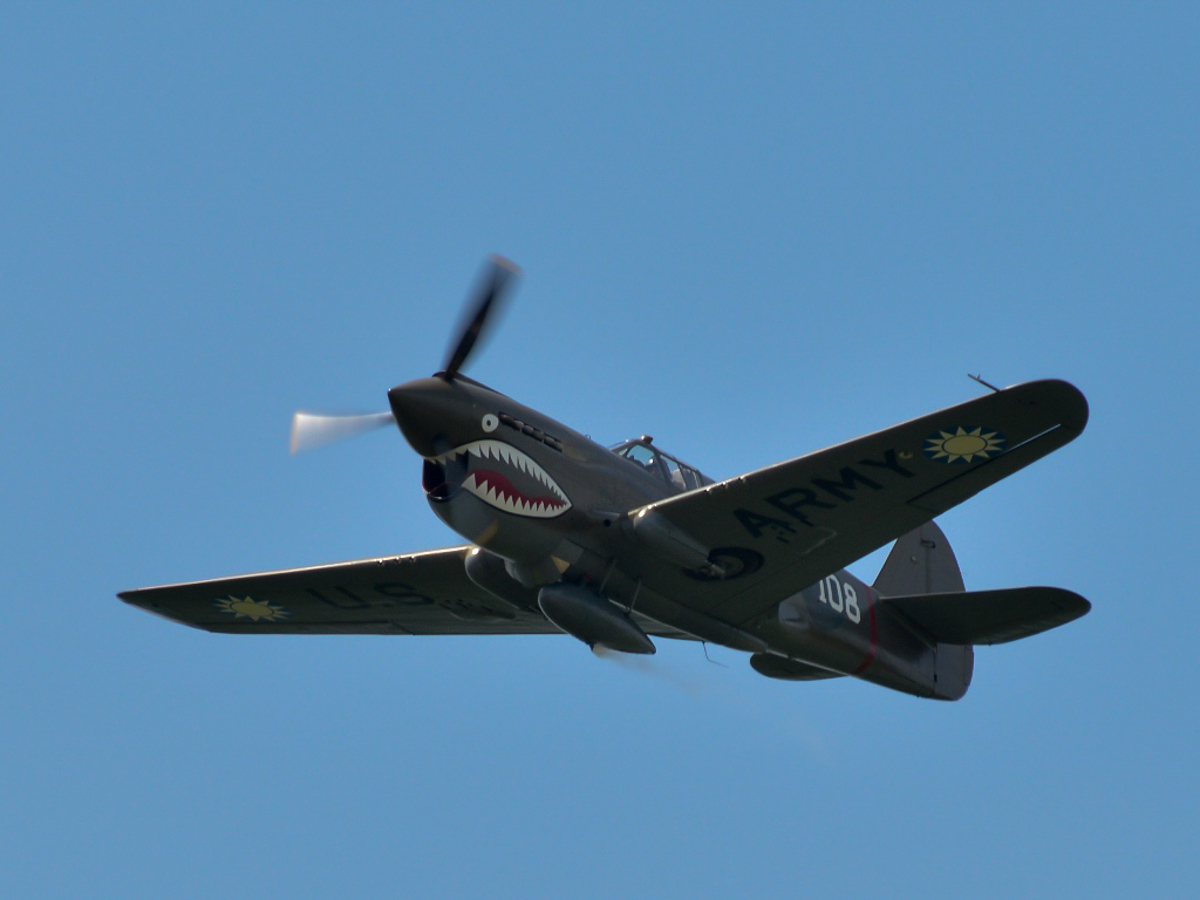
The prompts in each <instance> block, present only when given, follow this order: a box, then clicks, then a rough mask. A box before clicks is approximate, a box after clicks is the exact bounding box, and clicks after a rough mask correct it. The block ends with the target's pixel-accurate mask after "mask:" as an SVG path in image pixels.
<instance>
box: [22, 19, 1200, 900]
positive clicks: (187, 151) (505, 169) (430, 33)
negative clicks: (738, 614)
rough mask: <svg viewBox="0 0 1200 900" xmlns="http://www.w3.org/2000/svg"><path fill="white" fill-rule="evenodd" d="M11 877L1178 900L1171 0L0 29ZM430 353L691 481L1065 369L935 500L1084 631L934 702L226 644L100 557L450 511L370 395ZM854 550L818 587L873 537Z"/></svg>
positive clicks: (980, 662)
mask: <svg viewBox="0 0 1200 900" xmlns="http://www.w3.org/2000/svg"><path fill="white" fill-rule="evenodd" d="M0 42H2V52H0V85H2V86H3V90H0V124H2V125H3V133H4V135H5V137H4V140H3V141H0V200H2V202H0V228H2V236H3V241H4V247H5V252H4V254H3V259H4V262H3V265H0V294H2V296H3V302H2V303H0V341H2V344H0V351H2V352H0V374H2V375H3V379H4V383H5V384H6V386H7V390H5V391H4V392H3V394H2V399H0V410H2V412H3V420H4V422H5V423H6V427H7V440H5V441H4V445H3V449H2V450H0V463H2V464H3V471H4V473H5V476H4V478H3V479H2V480H0V485H2V488H3V494H2V495H0V500H2V502H3V506H4V509H5V510H6V516H5V520H6V522H7V523H8V524H7V527H6V528H5V529H4V535H5V540H4V545H5V557H4V558H5V562H6V566H5V571H6V582H7V591H6V594H7V603H6V604H5V608H6V611H7V616H6V622H5V627H4V629H3V631H2V632H0V634H2V635H3V636H2V637H0V685H2V686H3V693H2V700H0V711H2V714H3V720H4V722H5V723H6V728H5V737H4V738H3V739H0V808H2V809H3V810H4V811H5V813H6V814H5V815H4V816H3V817H0V818H2V824H0V888H2V889H3V893H4V894H5V895H7V896H22V897H77V896H94V897H130V896H171V897H212V896H217V895H231V896H248V897H249V896H288V897H309V896H312V897H320V896H330V895H335V894H336V895H342V896H345V895H356V896H397V895H404V896H419V897H461V896H472V895H475V896H479V895H487V896H521V897H527V896H562V895H566V894H568V893H569V894H570V895H571V896H612V895H614V894H616V893H618V892H620V893H624V894H626V895H632V896H651V895H653V896H677V895H687V896H701V897H704V896H714V897H715V896H729V895H732V894H735V893H736V894H738V895H755V894H764V895H765V894H777V895H787V896H791V895H796V894H805V895H823V896H839V897H865V896H894V897H909V896H927V895H928V894H929V893H930V892H931V891H934V892H937V891H947V892H952V893H956V894H965V895H967V896H973V897H1011V896H1015V895H1024V896H1093V897H1110V896H1112V897H1116V896H1128V895H1130V894H1131V893H1134V892H1136V893H1137V894H1138V895H1139V896H1180V895H1182V894H1183V893H1185V892H1187V891H1188V890H1189V889H1194V886H1195V884H1196V882H1197V880H1200V868H1198V863H1197V857H1196V855H1195V849H1196V846H1197V844H1198V841H1197V838H1198V837H1200V834H1198V831H1197V825H1196V816H1195V810H1194V803H1195V797H1196V796H1197V793H1198V791H1200V776H1198V771H1197V764H1196V755H1195V743H1196V739H1197V737H1198V736H1200V728H1198V727H1197V712H1196V700H1195V688H1196V683H1197V676H1196V673H1195V662H1194V649H1193V648H1194V644H1195V638H1194V635H1195V634H1196V633H1197V631H1198V630H1200V613H1198V612H1197V604H1196V603H1195V601H1194V600H1193V599H1192V598H1191V597H1190V593H1191V592H1190V590H1189V588H1188V585H1189V584H1190V583H1191V582H1193V581H1194V580H1195V573H1194V570H1193V569H1192V568H1191V562H1192V561H1193V560H1194V544H1195V536H1196V525H1195V522H1196V516H1195V509H1196V506H1197V500H1198V499H1200V498H1198V497H1197V493H1198V492H1197V479H1196V476H1195V473H1194V468H1195V467H1194V456H1195V448H1196V447H1197V445H1198V444H1200V427H1198V425H1197V422H1196V418H1195V416H1194V415H1193V413H1192V412H1191V409H1192V406H1193V405H1194V404H1193V398H1194V396H1195V394H1196V391H1197V388H1200V378H1198V377H1197V373H1198V367H1197V363H1196V360H1195V355H1194V345H1195V342H1196V338H1197V332H1198V328H1197V325H1198V320H1197V314H1196V300H1197V285H1198V283H1200V279H1198V277H1197V276H1198V271H1197V262H1196V260H1197V259H1198V258H1200V253H1198V252H1197V251H1198V249H1200V248H1198V247H1197V240H1198V236H1200V227H1198V225H1200V222H1198V220H1197V219H1198V216H1197V209H1198V208H1200V203H1198V201H1200V190H1198V189H1200V177H1198V170H1197V160H1198V159H1200V146H1198V144H1200V140H1198V134H1200V132H1198V128H1197V117H1196V110H1197V109H1198V108H1200V16H1198V15H1197V14H1196V12H1195V10H1194V9H1193V8H1192V7H1191V6H1189V5H1184V4H1179V5H1174V4H1168V5H1154V6H1152V7H1150V8H1142V7H1140V6H1139V7H1136V8H1135V7H1134V6H1132V5H1129V6H1124V5H1112V6H1110V5H1105V4H1055V5H1044V4H1028V5H1024V4H1003V5H1000V4H997V5H990V6H989V5H973V6H970V7H969V8H968V7H963V8H957V7H955V8H951V7H949V6H943V5H938V6H932V5H930V6H902V5H884V4H839V5H836V6H835V5H833V4H830V5H817V6H802V5H788V4H756V5H751V6H748V7H747V6H745V5H740V4H729V5H713V4H673V5H667V4H656V5H655V8H654V9H650V8H648V7H647V5H645V4H625V5H615V4H606V5H604V6H603V7H599V6H597V7H593V8H592V9H591V10H590V11H588V10H584V11H580V10H575V9H567V8H564V7H562V6H561V5H558V4H545V5H537V4H532V5H531V4H521V5H514V6H507V7H501V6H485V5H467V4H428V5H423V6H409V7H401V6H399V5H372V4H356V5H353V6H351V5H348V4H345V5H336V6H335V5H329V6H313V5H292V4H287V5H285V4H278V5H270V4H267V5H257V6H254V7H253V8H250V9H247V8H245V6H244V5H242V4H228V5H216V4H209V5H204V6H203V7H201V8H196V9H187V8H182V7H180V8H175V7H167V8H163V7H161V6H153V5H151V6H130V5H109V6H104V7H100V8H97V7H80V6H77V5H51V4H37V5H29V6H24V7H10V8H7V9H6V10H5V11H4V12H3V13H0ZM491 251H498V252H501V253H504V254H506V255H508V256H510V257H512V258H513V259H515V260H517V261H518V262H519V263H520V264H521V265H522V266H523V268H524V270H525V273H526V275H525V277H524V279H523V281H522V283H521V284H520V286H519V288H518V292H517V295H516V298H515V302H514V304H513V306H512V309H511V310H510V312H509V315H508V316H507V318H506V320H505V322H504V326H503V328H502V329H501V331H500V332H499V334H498V335H497V336H496V337H495V339H494V340H493V341H492V342H491V344H490V345H489V347H488V348H487V351H486V353H484V354H482V355H481V356H480V357H478V358H477V359H476V360H474V361H473V363H472V368H471V374H472V375H473V376H474V377H476V378H478V379H480V380H482V381H484V382H486V383H488V384H491V385H493V386H495V387H496V388H498V389H500V390H502V391H504V392H506V393H509V394H511V395H513V396H515V397H516V398H518V399H520V400H521V401H522V402H524V403H526V404H528V405H531V406H534V407H536V408H538V409H541V410H543V411H545V412H547V413H549V414H550V415H553V416H555V417H557V418H559V419H562V420H563V421H565V422H567V423H569V424H571V425H572V426H573V427H575V428H577V429H579V430H580V431H583V432H586V433H589V434H591V435H592V436H594V437H595V438H596V439H597V440H600V441H602V442H605V443H611V442H615V441H617V440H620V439H622V438H625V437H628V436H631V435H637V434H640V433H644V432H649V433H651V434H653V435H654V436H655V437H656V438H657V439H658V441H659V443H660V444H662V446H664V447H665V448H667V449H668V450H671V451H673V452H674V453H676V454H677V455H679V456H680V457H682V458H683V459H685V460H687V461H689V462H691V463H693V464H695V465H697V466H698V467H700V468H701V469H703V470H704V471H706V472H707V473H708V474H710V475H713V476H714V477H718V478H720V477H727V476H731V475H734V474H737V473H739V472H742V471H746V470H749V469H752V468H756V467H759V466H762V465H766V464H769V463H773V462H777V461H779V460H781V459H785V458H788V457H791V456H796V455H799V454H801V453H805V452H808V451H811V450H814V449H818V448H820V447H823V446H826V445H828V444H831V443H834V442H837V441H840V440H845V439H848V438H850V437H853V436H856V435H858V434H862V433H865V432H867V431H869V430H872V429H875V428H879V427H883V426H886V425H889V424H893V423H895V422H899V421H902V420H904V419H907V418H910V417H913V416H916V415H919V414H923V413H925V412H929V411H932V410H934V409H937V408H940V407H942V406H945V405H949V404H951V403H955V402H958V401H961V400H965V399H968V398H970V397H972V396H975V395H977V394H978V393H979V391H980V388H979V387H978V386H977V385H975V384H973V383H972V382H970V381H969V380H968V379H967V378H966V373H967V372H980V373H982V374H983V376H984V377H985V378H987V379H989V380H991V381H993V382H997V383H1003V384H1009V383H1014V382H1018V381H1025V380H1029V379H1033V378H1042V377H1061V378H1066V379H1068V380H1070V381H1072V382H1073V383H1075V384H1077V385H1078V386H1079V387H1080V388H1081V389H1082V390H1083V391H1084V392H1085V393H1086V394H1087V396H1088V398H1089V400H1090V402H1091V409H1092V419H1091V423H1090V425H1089V427H1088V430H1087V431H1086V432H1085V433H1084V435H1083V436H1082V437H1081V438H1080V439H1079V440H1078V441H1076V442H1075V443H1073V444H1071V445H1068V446H1067V447H1066V448H1064V449H1063V450H1061V451H1060V452H1059V453H1057V454H1055V455H1054V456H1052V457H1050V458H1048V459H1046V460H1044V461H1042V462H1040V463H1038V464H1037V465H1035V466H1034V467H1032V468H1030V469H1028V470H1026V471H1023V472H1021V473H1020V474H1018V475H1016V476H1014V477H1013V478H1012V479H1010V480H1008V481H1006V482H1004V483H1002V484H1000V485H998V486H996V487H994V488H993V489H991V490H990V491H988V492H987V493H986V494H984V495H981V496H979V497H977V498H975V499H974V500H972V501H971V502H970V503H968V504H966V505H964V506H963V507H960V508H959V509H957V510H954V511H952V512H950V513H949V514H947V515H945V516H944V517H942V519H941V520H940V522H941V524H942V526H943V528H944V529H945V530H946V531H947V533H948V534H949V537H950V539H951V541H952V542H953V544H954V547H955V550H956V552H957V554H958V557H959V561H960V563H961V564H962V568H963V570H964V575H965V577H966V580H967V584H968V586H970V587H976V588H990V587H1004V586H1017V585H1024V584H1049V585H1058V586H1063V587H1068V588H1071V589H1073V590H1076V591H1078V592H1080V593H1082V594H1083V595H1084V596H1087V597H1089V598H1090V599H1091V600H1092V601H1093V603H1094V605H1095V608H1094V610H1093V612H1092V614H1091V615H1089V616H1088V617H1087V618H1085V619H1084V620H1082V621H1080V622H1078V623H1075V624H1073V625H1071V626H1069V627H1066V628H1063V629H1061V630H1059V631H1055V632H1051V633H1048V634H1046V635H1043V636H1040V637H1037V638H1033V639H1031V640H1029V641H1025V642H1020V643H1017V644H1013V645H1009V646H1004V647H997V648H990V649H987V648H985V649H982V650H980V652H979V653H978V657H977V665H976V672H975V681H974V684H973V686H972V689H971V691H970V693H969V694H968V695H967V697H966V698H965V699H964V700H963V701H961V702H959V703H955V704H939V703H932V702H928V701H919V700H916V699H914V698H911V697H907V696H904V695H901V694H896V693H892V692H889V691H886V690H884V689H881V688H877V687H873V686H870V685H867V684H864V683H860V682H857V681H854V680H851V679H842V680H838V681H834V682H828V683H818V684H810V685H804V684H786V683H776V682H772V681H769V680H767V679H764V678H762V677H760V676H759V675H757V674H756V673H754V672H753V671H752V670H751V669H750V668H749V666H748V665H747V660H746V657H745V656H744V655H742V654H739V653H735V652H733V651H728V650H723V649H721V648H713V649H712V650H711V656H712V659H713V663H718V664H719V665H718V664H713V663H710V662H708V661H706V659H705V657H704V655H703V654H702V653H701V650H700V648H699V647H697V646H692V645H685V646H680V645H671V644H666V645H664V646H660V650H659V653H658V655H657V656H656V657H654V658H653V659H652V660H650V661H648V662H637V663H629V662H627V663H617V662H614V661H611V660H607V659H598V658H596V657H594V656H592V655H591V654H590V653H588V652H587V650H586V648H584V647H582V645H580V644H578V643H577V642H575V641H573V640H572V639H570V638H566V637H563V638H545V637H543V638H538V637H530V638H515V639H478V638H447V639H400V638H356V637H325V638H287V637H264V638H261V639H254V638H237V637H221V636H214V635H208V634H205V633H202V632H199V631H194V630H191V629H186V628H182V627H178V626H174V625H171V624H169V623H166V622H164V621H161V620H158V619H156V618H154V617H152V616H149V615H146V614H144V613H142V612H140V611H137V610H134V609H131V608H128V607H126V606H124V605H123V604H121V603H120V602H119V601H117V600H116V598H115V597H114V594H115V592H116V591H118V590H122V589H127V588H132V587H139V586H144V585H149V584H156V583H162V582H168V581H177V580H187V579H193V578H203V577H212V576H217V575H224V574H233V573H238V572H250V571H256V570H262V569H271V568H279V567H285V566H295V565H304V564H310V563H318V562H329V561H335V560H341V559H352V558H357V557H364V556H372V555H378V554H385V553H392V552H402V551H406V550H418V549H423V548H428V547H437V546H446V545H449V544H452V543H456V540H455V537H454V535H453V534H451V533H450V532H449V531H447V530H446V529H445V528H444V526H442V525H441V524H440V523H439V522H438V521H437V519H436V518H435V517H434V516H433V515H432V513H430V512H429V510H428V509H427V506H426V504H425V501H424V499H423V496H422V494H421V491H420V489H419V464H418V462H417V460H416V458H415V457H414V456H413V455H412V453H411V451H409V450H408V448H407V446H406V445H405V444H404V443H403V441H402V440H401V438H400V436H399V435H398V434H396V433H392V432H381V433H377V434H373V435H370V436H368V437H364V438H362V439H359V440H358V441H356V442H353V443H348V444H345V445H341V446H338V447H335V448H327V449H324V450H321V451H318V452H314V453H312V454H309V455H305V456H301V457H295V458H292V457H289V456H288V455H287V430H288V422H289V418H290V415H291V413H292V411H293V410H295V409H297V408H311V409H325V410H341V411H368V410H376V409H382V408H384V406H385V396H384V395H385V391H386V390H387V388H388V387H390V386H392V385H394V384H397V383H400V382H403V381H407V380H409V379H411V378H415V377H420V376H424V375H427V374H429V373H431V372H432V371H433V370H434V369H435V368H437V366H438V364H439V363H440V361H441V359H442V357H443V354H444V352H445V349H446V342H447V340H448V338H449V333H450V330H451V329H452V327H453V324H454V322H455V321H456V320H457V316H458V311H459V304H460V302H461V301H462V298H463V296H464V294H465V292H466V291H467V289H468V287H469V285H470V284H471V283H472V280H473V279H474V277H475V274H476V272H477V269H478V266H479V263H480V260H481V259H482V258H483V256H484V255H485V254H486V253H488V252H491ZM879 561H880V558H879V555H878V554H877V555H876V556H875V557H874V558H872V559H868V560H866V561H864V562H863V563H861V564H860V565H859V566H857V567H854V568H855V571H856V573H857V574H859V575H860V576H862V577H864V578H867V579H868V580H869V579H870V578H872V577H873V576H874V572H875V569H876V568H877V566H878V564H879Z"/></svg>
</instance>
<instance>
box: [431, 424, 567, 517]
mask: <svg viewBox="0 0 1200 900" xmlns="http://www.w3.org/2000/svg"><path fill="white" fill-rule="evenodd" d="M431 462H433V463H436V464H438V465H442V466H444V465H447V464H450V463H457V464H459V465H461V464H463V463H464V462H465V463H466V465H467V470H468V471H467V475H466V477H465V478H464V479H463V483H462V486H463V488H464V489H465V490H467V491H468V492H469V493H471V494H473V495H474V496H476V497H478V498H479V499H480V500H482V501H484V502H485V503H488V504H490V505H491V506H494V507H496V508H497V509H501V510H504V511H505V512H508V513H512V514H513V515H517V516H527V517H530V518H535V519H550V518H554V517H555V516H561V515H562V514H563V513H564V512H566V511H567V510H568V509H570V508H571V501H570V500H568V499H567V495H566V494H564V493H563V491H562V489H561V488H560V487H559V486H558V485H557V484H556V483H555V481H554V479H553V478H551V477H550V475H549V473H547V472H546V470H545V469H543V468H542V467H541V466H540V465H538V464H537V462H535V461H534V460H533V459H531V458H530V457H529V456H527V455H526V454H525V453H523V452H521V451H520V450H518V449H517V448H516V447H514V446H512V445H511V444H506V443H504V442H503V441H494V440H481V441H473V442H472V443H470V444H464V445H463V446H461V447H456V448H455V449H453V450H451V451H450V452H449V453H443V454H442V455H440V456H437V457H434V458H433V459H432V460H431ZM490 464H495V465H490ZM513 478H516V479H518V481H519V482H521V484H522V485H525V487H522V488H518V487H517V486H516V485H514V484H513ZM535 494H536V496H532V495H535Z"/></svg>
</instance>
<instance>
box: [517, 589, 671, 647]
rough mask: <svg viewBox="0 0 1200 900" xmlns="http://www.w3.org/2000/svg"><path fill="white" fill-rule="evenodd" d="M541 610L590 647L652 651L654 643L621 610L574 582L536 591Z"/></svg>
mask: <svg viewBox="0 0 1200 900" xmlns="http://www.w3.org/2000/svg"><path fill="white" fill-rule="evenodd" d="M538 606H540V607H541V609H542V613H543V614H544V615H545V616H546V618H547V619H549V620H550V621H551V622H553V623H554V624H555V625H557V626H558V627H559V628H561V629H562V630H563V631H565V632H566V633H567V634H569V635H571V637H575V638H578V639H579V640H581V641H583V642H584V643H585V644H587V645H588V646H589V647H592V648H595V647H597V646H600V647H605V648H607V649H609V650H620V651H621V652H622V653H653V652H654V651H655V647H654V643H653V642H652V641H651V640H650V638H648V637H647V636H646V633H645V632H644V631H642V629H640V628H638V627H637V625H635V624H634V622H633V620H632V619H630V618H629V616H627V615H626V614H625V613H624V612H622V611H621V610H619V609H617V607H615V606H613V605H612V604H611V603H609V602H608V601H607V600H605V599H604V598H603V597H600V596H598V595H596V594H594V593H592V592H591V591H589V590H588V589H587V588H583V587H579V586H578V585H575V584H552V585H549V586H547V587H544V588H542V589H541V590H540V591H539V592H538Z"/></svg>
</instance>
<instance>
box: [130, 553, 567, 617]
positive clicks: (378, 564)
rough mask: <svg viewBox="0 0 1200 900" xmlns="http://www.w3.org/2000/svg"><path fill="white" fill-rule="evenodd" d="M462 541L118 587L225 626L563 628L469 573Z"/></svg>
mask: <svg viewBox="0 0 1200 900" xmlns="http://www.w3.org/2000/svg"><path fill="white" fill-rule="evenodd" d="M470 550H471V548H470V547H451V548H448V549H445V550H430V551H428V552H426V553H412V554H406V555H402V556H387V557H382V558H379V559H363V560H357V561H355V562H344V563H334V564H332V565H326V566H311V567H308V568H304V569H287V570H283V571H279V572H261V573H258V574H256V575H237V576H234V577H231V578H214V579H212V580H209V581H193V582H189V583H187V584H169V585H164V586H162V587H152V588H142V589H141V590H136V591H124V592H122V593H120V594H118V595H117V596H119V597H120V598H121V599H122V600H124V601H125V602H126V603H129V604H131V605H133V606H139V607H141V608H142V609H145V610H148V611H149V612H152V613H157V614H158V615H160V616H164V617H166V618H168V619H171V620H173V621H175V622H182V623H183V624H184V625H191V626H193V627H195V628H203V629H204V630H205V631H218V632H227V633H231V634H246V633H254V634H561V632H560V631H559V630H558V629H557V628H555V627H554V626H553V625H551V624H550V622H548V621H547V620H546V619H545V618H544V617H543V616H542V615H541V614H540V613H539V612H536V611H533V612H529V611H525V610H518V609H516V608H515V607H512V606H509V605H508V604H506V603H503V602H501V601H500V600H498V599H496V598H495V597H493V596H492V595H491V594H489V593H487V592H486V591H484V590H482V589H481V588H479V587H478V586H476V585H475V583H474V582H472V581H471V580H470V579H469V578H468V577H467V574H466V571H465V570H464V569H463V559H464V557H465V556H466V554H467V552H468V551H470Z"/></svg>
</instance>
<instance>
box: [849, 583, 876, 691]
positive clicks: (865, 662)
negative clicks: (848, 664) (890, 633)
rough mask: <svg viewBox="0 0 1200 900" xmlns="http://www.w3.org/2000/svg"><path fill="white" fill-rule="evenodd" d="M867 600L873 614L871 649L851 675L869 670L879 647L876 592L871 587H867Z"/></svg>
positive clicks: (869, 609) (868, 607) (868, 609)
mask: <svg viewBox="0 0 1200 900" xmlns="http://www.w3.org/2000/svg"><path fill="white" fill-rule="evenodd" d="M867 600H868V601H869V604H868V606H867V611H868V612H869V613H870V615H871V650H870V652H869V653H868V654H867V658H866V659H864V660H863V661H862V665H861V666H859V667H858V668H857V669H855V670H854V671H853V672H851V673H850V674H851V675H861V674H862V673H863V672H865V671H867V668H868V667H869V666H870V665H871V663H873V662H875V651H876V649H877V648H878V647H879V629H878V627H877V626H876V624H875V592H874V591H873V590H871V589H870V588H867Z"/></svg>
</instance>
